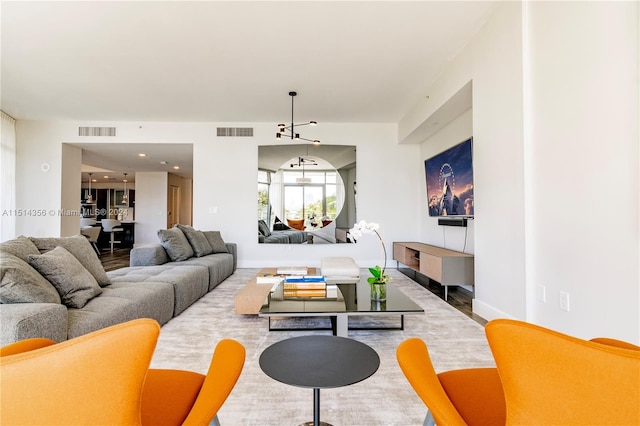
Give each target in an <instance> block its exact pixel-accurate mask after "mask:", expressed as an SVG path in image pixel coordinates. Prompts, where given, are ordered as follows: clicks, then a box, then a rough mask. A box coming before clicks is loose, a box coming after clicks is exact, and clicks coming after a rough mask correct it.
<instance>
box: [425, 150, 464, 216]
mask: <svg viewBox="0 0 640 426" xmlns="http://www.w3.org/2000/svg"><path fill="white" fill-rule="evenodd" d="M472 143H473V138H469V139H467V140H466V141H464V142H462V143H459V144H458V145H455V146H453V147H451V148H449V149H447V150H446V151H444V152H441V153H440V154H438V155H435V156H433V157H431V158H429V159H427V160H425V162H424V169H425V176H426V181H427V200H428V204H429V216H473V156H472V148H473V147H472Z"/></svg>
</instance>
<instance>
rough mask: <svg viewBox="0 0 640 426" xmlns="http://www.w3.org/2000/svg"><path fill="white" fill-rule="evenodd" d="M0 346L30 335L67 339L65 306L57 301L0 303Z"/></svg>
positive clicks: (58, 340)
mask: <svg viewBox="0 0 640 426" xmlns="http://www.w3.org/2000/svg"><path fill="white" fill-rule="evenodd" d="M0 317H1V319H2V321H0V346H4V345H8V344H9V343H13V342H17V341H18V340H24V339H30V338H32V337H44V338H47V339H51V340H55V341H56V342H62V341H64V340H67V307H66V306H64V305H61V304H57V303H3V304H2V305H0Z"/></svg>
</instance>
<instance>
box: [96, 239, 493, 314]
mask: <svg viewBox="0 0 640 426" xmlns="http://www.w3.org/2000/svg"><path fill="white" fill-rule="evenodd" d="M130 251H131V249H126V248H119V249H114V250H113V253H110V252H109V251H108V250H107V251H103V252H102V253H101V254H100V261H101V262H102V265H103V266H104V270H105V271H112V270H114V269H120V268H125V267H127V266H129V252H130ZM399 271H400V272H402V273H403V274H404V275H406V276H408V277H409V278H411V279H412V280H414V281H416V282H417V283H418V284H420V285H421V286H423V287H424V288H426V289H427V290H429V291H430V292H431V293H433V294H435V295H437V296H438V297H439V298H441V299H443V300H444V287H442V286H441V285H440V284H438V283H436V282H433V281H431V280H429V278H427V277H425V276H423V275H421V274H418V273H416V272H415V271H413V270H412V269H409V268H400V269H399ZM472 300H473V294H472V293H471V292H469V291H467V290H465V289H463V288H459V287H449V296H448V298H447V303H448V304H449V305H451V306H453V307H454V308H456V309H457V310H459V311H460V312H462V313H463V314H465V315H466V316H468V317H469V318H471V319H472V320H474V321H476V322H478V323H479V324H481V325H485V324H486V323H487V321H486V320H484V319H483V318H481V317H479V316H477V315H476V314H474V313H473V312H472V307H471V301H472Z"/></svg>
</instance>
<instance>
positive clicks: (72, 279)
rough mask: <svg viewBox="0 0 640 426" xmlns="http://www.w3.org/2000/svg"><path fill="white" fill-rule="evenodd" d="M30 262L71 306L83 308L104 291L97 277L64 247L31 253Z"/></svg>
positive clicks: (64, 301) (63, 300) (65, 302)
mask: <svg viewBox="0 0 640 426" xmlns="http://www.w3.org/2000/svg"><path fill="white" fill-rule="evenodd" d="M29 264H30V265H31V266H33V267H34V268H35V269H36V270H37V271H38V272H40V274H41V275H42V276H43V277H45V278H46V279H47V280H48V281H49V282H50V283H51V284H53V286H54V287H55V288H56V290H58V294H60V299H61V300H62V303H64V304H65V305H67V306H69V307H71V308H82V307H83V306H84V305H86V304H87V302H88V301H89V300H91V299H93V298H94V297H95V296H97V295H99V294H100V293H102V289H101V288H100V286H99V285H98V283H97V282H96V280H95V278H93V276H92V275H91V274H90V273H89V271H87V270H86V269H85V268H84V267H83V266H82V264H81V263H80V262H79V261H78V259H76V257H75V256H74V255H72V254H71V253H69V252H68V251H67V250H66V249H65V248H64V247H61V246H59V247H56V248H54V249H53V250H51V251H48V252H46V253H44V254H39V255H34V254H30V255H29Z"/></svg>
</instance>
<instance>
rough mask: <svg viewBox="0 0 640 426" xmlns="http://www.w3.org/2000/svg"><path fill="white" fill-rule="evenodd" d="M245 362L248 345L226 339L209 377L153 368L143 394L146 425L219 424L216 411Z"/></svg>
mask: <svg viewBox="0 0 640 426" xmlns="http://www.w3.org/2000/svg"><path fill="white" fill-rule="evenodd" d="M244 361H245V349H244V346H242V345H241V344H240V343H238V342H236V341H235V340H231V339H224V340H221V341H220V342H219V343H218V345H217V346H216V349H215V351H214V353H213V358H212V359H211V363H210V365H209V371H208V372H207V375H206V376H204V375H202V374H198V373H193V372H190V371H184V370H161V369H150V370H149V374H148V376H147V381H146V383H145V387H144V393H143V396H142V424H143V425H154V426H161V425H180V424H184V425H205V424H209V423H210V422H212V421H213V424H219V423H218V420H217V416H216V413H217V412H218V410H219V409H220V407H222V404H223V403H224V401H225V400H226V399H227V397H228V396H229V394H230V393H231V390H232V389H233V387H234V386H235V384H236V382H237V380H238V377H240V373H241V372H242V367H243V366H244Z"/></svg>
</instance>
